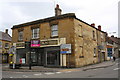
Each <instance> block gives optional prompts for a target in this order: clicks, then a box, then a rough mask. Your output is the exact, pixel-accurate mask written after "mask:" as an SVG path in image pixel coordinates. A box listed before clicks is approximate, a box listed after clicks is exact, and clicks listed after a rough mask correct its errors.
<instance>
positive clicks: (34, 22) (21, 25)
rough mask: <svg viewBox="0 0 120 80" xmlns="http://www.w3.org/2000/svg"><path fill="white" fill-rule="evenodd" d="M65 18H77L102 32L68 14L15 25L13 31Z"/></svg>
mask: <svg viewBox="0 0 120 80" xmlns="http://www.w3.org/2000/svg"><path fill="white" fill-rule="evenodd" d="M63 18H75V19H77V20H79V21H81V22H83V23H85V24H87V25H89V26H90V27H92V28H95V29H96V30H98V31H101V30H99V29H97V28H96V27H93V26H91V25H90V24H88V23H86V22H84V21H82V20H80V19H78V18H77V17H76V16H75V13H67V14H63V15H59V16H53V17H49V18H45V19H39V20H36V21H31V22H27V23H23V24H18V25H14V26H13V27H12V28H11V29H16V28H21V27H25V26H29V25H34V24H39V23H44V22H50V21H53V20H58V19H63ZM101 32H103V33H106V32H104V31H101ZM106 34H107V33H106Z"/></svg>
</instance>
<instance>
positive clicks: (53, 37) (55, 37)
mask: <svg viewBox="0 0 120 80" xmlns="http://www.w3.org/2000/svg"><path fill="white" fill-rule="evenodd" d="M50 38H58V36H51V37H50Z"/></svg>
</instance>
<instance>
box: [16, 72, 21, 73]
mask: <svg viewBox="0 0 120 80" xmlns="http://www.w3.org/2000/svg"><path fill="white" fill-rule="evenodd" d="M14 73H23V72H14Z"/></svg>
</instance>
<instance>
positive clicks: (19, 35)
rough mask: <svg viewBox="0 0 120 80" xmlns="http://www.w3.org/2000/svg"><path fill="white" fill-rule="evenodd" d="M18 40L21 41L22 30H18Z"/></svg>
mask: <svg viewBox="0 0 120 80" xmlns="http://www.w3.org/2000/svg"><path fill="white" fill-rule="evenodd" d="M18 40H19V41H22V40H23V31H19V32H18Z"/></svg>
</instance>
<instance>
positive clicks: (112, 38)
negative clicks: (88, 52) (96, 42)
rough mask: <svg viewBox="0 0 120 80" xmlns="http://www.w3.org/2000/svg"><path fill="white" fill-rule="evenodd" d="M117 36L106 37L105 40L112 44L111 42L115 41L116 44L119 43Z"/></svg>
mask: <svg viewBox="0 0 120 80" xmlns="http://www.w3.org/2000/svg"><path fill="white" fill-rule="evenodd" d="M119 40H120V39H119V38H117V37H107V42H108V43H111V44H113V43H116V44H120V43H119Z"/></svg>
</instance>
